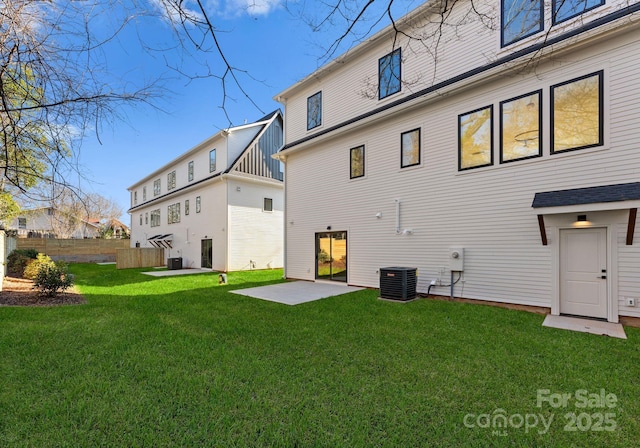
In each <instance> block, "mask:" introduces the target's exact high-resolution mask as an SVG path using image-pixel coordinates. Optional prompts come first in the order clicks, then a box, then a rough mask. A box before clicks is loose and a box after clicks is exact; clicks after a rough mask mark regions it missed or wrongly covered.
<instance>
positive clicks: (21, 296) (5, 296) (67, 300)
mask: <svg viewBox="0 0 640 448" xmlns="http://www.w3.org/2000/svg"><path fill="white" fill-rule="evenodd" d="M83 303H87V301H86V300H85V298H84V297H83V296H82V295H81V294H79V293H78V292H77V291H76V290H75V288H70V289H68V290H66V291H65V292H63V293H60V294H58V295H57V296H56V297H43V296H41V295H39V294H38V291H37V290H36V289H33V281H32V280H28V279H26V278H17V277H5V278H4V280H3V282H2V292H0V305H5V306H54V305H80V304H83Z"/></svg>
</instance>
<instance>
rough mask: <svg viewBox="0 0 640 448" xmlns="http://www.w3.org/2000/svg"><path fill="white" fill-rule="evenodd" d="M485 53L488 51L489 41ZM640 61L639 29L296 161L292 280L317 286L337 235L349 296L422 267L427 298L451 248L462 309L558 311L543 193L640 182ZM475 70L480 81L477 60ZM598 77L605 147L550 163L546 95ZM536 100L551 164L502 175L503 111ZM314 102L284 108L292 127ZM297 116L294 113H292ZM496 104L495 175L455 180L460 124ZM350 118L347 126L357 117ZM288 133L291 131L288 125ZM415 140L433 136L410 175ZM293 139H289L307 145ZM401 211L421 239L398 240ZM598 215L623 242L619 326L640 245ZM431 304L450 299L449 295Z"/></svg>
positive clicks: (322, 145)
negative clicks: (508, 103) (360, 154)
mask: <svg viewBox="0 0 640 448" xmlns="http://www.w3.org/2000/svg"><path fill="white" fill-rule="evenodd" d="M469 26H471V25H469ZM473 39H474V46H475V36H474V37H473ZM462 45H463V46H464V45H467V46H468V45H469V44H468V43H464V44H462ZM478 45H480V48H482V46H483V45H484V44H483V42H482V38H481V39H480V42H478ZM474 51H475V48H474ZM639 60H640V33H638V32H637V28H636V29H635V30H634V31H632V32H628V33H626V34H620V35H617V36H615V37H611V36H608V37H604V36H603V37H601V38H600V39H599V40H598V41H597V42H595V41H594V42H590V44H589V46H588V47H582V48H579V49H576V50H575V51H573V52H570V53H568V52H564V53H563V54H562V57H558V58H554V59H553V60H552V61H550V62H544V63H543V62H540V63H539V64H536V66H535V67H533V72H532V73H529V74H527V75H524V74H521V75H518V76H512V77H511V76H510V77H494V78H493V79H492V80H491V81H485V82H484V83H476V84H475V86H474V87H473V88H471V87H469V88H466V89H464V90H462V89H461V90H458V91H456V92H452V93H450V94H448V95H447V96H445V97H442V98H439V99H437V101H436V100H433V101H430V102H426V101H425V102H424V103H423V105H422V106H421V107H414V108H412V109H411V110H407V111H406V112H402V113H400V112H397V113H395V114H393V115H390V116H387V117H386V118H385V119H384V120H378V121H375V122H373V121H371V122H370V123H369V124H367V125H360V126H354V127H353V128H352V129H351V130H344V131H341V132H337V133H336V134H335V136H333V137H331V138H326V139H323V140H322V141H320V140H318V142H317V143H315V144H313V143H311V144H310V145H309V146H308V147H305V149H304V150H302V151H299V152H291V153H290V154H288V156H287V157H288V158H287V162H286V179H287V204H286V206H287V222H286V231H287V259H286V263H287V266H286V272H287V276H288V277H291V278H301V279H308V280H311V279H313V277H314V263H315V260H314V252H315V247H314V234H315V232H321V231H325V229H326V228H327V227H328V226H331V228H332V230H336V231H339V230H346V231H347V232H348V254H349V260H348V268H349V277H348V282H349V283H350V284H354V285H361V286H369V287H377V286H378V282H379V280H378V270H379V268H381V267H386V266H412V267H417V268H418V269H419V282H418V289H419V290H420V291H423V292H426V290H427V288H428V285H429V282H430V281H431V280H435V279H440V280H442V282H444V283H448V282H449V271H448V269H447V267H448V261H447V257H448V249H449V248H450V247H463V248H465V271H464V276H463V280H464V282H463V281H460V282H459V283H458V284H457V285H456V286H455V295H456V296H463V297H468V298H476V299H485V300H493V301H502V302H511V303H520V304H528V305H540V306H551V297H552V295H553V294H554V292H553V291H552V285H553V282H552V281H551V280H552V279H553V277H554V275H555V273H554V271H553V269H552V265H553V263H552V259H553V256H554V251H555V250H557V246H556V241H553V240H551V241H550V242H549V245H548V246H543V245H542V244H541V241H540V234H539V230H538V223H537V220H536V211H535V210H534V209H532V207H531V203H532V201H533V197H534V194H535V193H536V192H543V191H551V190H559V189H567V188H580V187H591V186H598V185H609V184H617V183H625V182H635V181H637V180H638V174H639V172H640V152H639V151H638V148H637V141H638V137H639V136H640V135H639V134H638V132H639V131H638V130H639V129H640V114H638V109H637V104H639V100H640V61H639ZM467 62H469V64H471V65H470V66H468V67H467V68H471V67H472V66H473V60H470V59H468V58H467V59H465V64H466V63H467ZM354 64H355V68H351V66H350V65H349V64H346V65H345V69H344V73H342V74H340V76H338V75H336V76H335V78H332V79H331V80H330V81H329V80H327V81H325V82H326V83H327V84H326V85H327V86H328V85H330V84H329V83H330V82H331V83H334V84H340V83H344V84H347V82H346V80H344V79H341V78H340V77H341V76H346V75H347V74H348V76H349V77H351V78H352V79H357V78H358V76H357V74H356V72H357V70H358V67H357V65H358V64H357V62H356V63H354ZM598 70H604V88H605V98H606V100H605V145H604V146H602V147H597V148H591V149H585V150H579V151H573V152H567V153H564V154H555V155H551V154H550V151H549V135H550V134H549V128H550V118H549V103H550V102H549V87H550V86H551V85H553V84H556V83H560V82H563V81H567V80H570V79H572V78H574V77H577V76H581V75H586V74H588V73H591V72H595V71H598ZM439 72H440V71H439ZM440 73H441V74H443V75H445V76H449V75H450V73H452V72H448V71H446V70H444V71H443V72H440ZM537 89H543V102H542V103H543V110H544V116H543V137H544V138H543V156H542V157H541V158H535V159H530V160H523V161H518V162H513V163H507V164H503V165H501V164H500V163H499V152H498V151H499V148H498V146H499V116H498V114H499V102H500V101H502V100H507V99H510V98H513V97H515V96H518V95H521V94H524V93H527V92H531V91H534V90H537ZM312 90H314V87H309V92H311V91H312ZM323 92H324V91H323ZM306 94H307V92H302V91H301V93H300V98H295V99H292V100H290V101H289V102H288V103H287V110H286V117H287V120H289V117H291V116H292V115H293V116H294V117H295V116H297V115H300V111H299V110H298V109H297V108H298V106H296V105H297V104H298V102H299V101H303V100H304V101H306V96H305V95H306ZM323 94H325V95H327V96H328V97H331V95H332V94H331V93H330V92H329V91H327V92H326V93H323ZM338 96H340V95H338ZM303 97H304V98H303ZM344 103H345V104H349V105H351V102H349V101H344ZM356 103H357V102H356ZM289 104H293V105H294V106H292V107H293V112H290V109H289ZM488 105H493V106H494V127H493V129H494V165H493V166H491V167H487V168H480V169H473V170H469V171H465V172H458V170H457V157H458V155H457V145H458V141H457V117H458V115H459V114H461V113H465V112H468V111H471V110H474V109H477V108H479V107H484V106H488ZM343 112H344V113H343V115H340V117H341V118H340V119H344V117H347V116H353V115H354V114H357V113H358V110H357V107H353V108H350V109H349V111H348V113H347V112H346V111H343ZM293 119H295V118H293ZM287 124H288V127H289V129H290V128H291V127H292V125H291V123H290V122H289V121H287ZM293 127H294V128H295V127H296V124H295V123H293ZM416 127H421V129H422V157H421V159H422V164H421V165H420V166H418V167H412V168H405V169H400V133H401V132H404V131H408V130H411V129H414V128H416ZM291 132H292V133H290V134H289V133H288V137H289V138H292V137H293V138H297V137H299V135H300V133H299V132H298V133H296V131H295V130H293V131H291ZM287 143H290V140H287ZM361 144H364V145H365V148H366V156H365V160H366V171H365V172H366V176H365V177H364V178H361V179H355V180H349V148H351V147H354V146H357V145H361ZM396 199H400V200H401V214H400V221H401V222H400V227H401V229H412V230H413V234H410V235H398V234H396V208H395V207H396V206H395V203H394V200H396ZM377 213H382V217H381V218H377V217H376V214H377ZM594 216H596V217H598V216H599V217H598V219H600V220H602V222H605V221H606V222H607V223H608V224H607V225H610V226H611V227H610V231H612V232H614V233H615V235H614V240H615V241H618V247H617V248H616V249H617V250H616V251H615V252H617V254H618V255H619V259H616V260H613V263H615V264H616V266H615V269H616V270H617V271H618V272H619V276H618V282H617V283H616V284H615V285H614V287H613V288H612V291H617V294H618V295H617V297H615V298H614V300H618V304H619V311H620V314H623V315H638V316H640V314H639V313H638V311H637V310H640V308H627V307H625V306H623V305H624V304H623V303H622V300H623V297H624V296H633V297H636V298H638V297H640V281H639V280H638V279H639V278H640V275H639V274H640V268H638V266H640V239H639V238H638V237H637V236H636V242H635V245H633V246H625V245H624V240H625V235H626V218H625V216H626V215H625V214H624V213H622V214H620V213H618V214H600V215H597V214H596V215H594ZM557 220H558V221H557V222H559V223H561V224H558V225H563V226H564V225H566V226H570V225H571V223H572V222H573V221H574V220H575V215H574V214H570V215H562V216H559V217H558V218H557ZM443 270H444V275H443V274H442V271H443ZM612 280H614V281H615V279H612ZM432 292H435V293H437V294H442V295H448V294H449V288H445V287H441V288H435V290H434V289H432Z"/></svg>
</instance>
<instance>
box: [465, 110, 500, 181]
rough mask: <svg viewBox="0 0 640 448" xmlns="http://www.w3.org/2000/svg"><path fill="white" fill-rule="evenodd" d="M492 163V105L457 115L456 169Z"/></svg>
mask: <svg viewBox="0 0 640 448" xmlns="http://www.w3.org/2000/svg"><path fill="white" fill-rule="evenodd" d="M488 165H493V106H488V107H483V108H481V109H477V110H474V111H471V112H467V113H465V114H461V115H458V170H460V171H462V170H467V169H470V168H479V167H481V166H488Z"/></svg>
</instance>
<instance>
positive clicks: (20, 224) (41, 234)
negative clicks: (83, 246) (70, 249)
mask: <svg viewBox="0 0 640 448" xmlns="http://www.w3.org/2000/svg"><path fill="white" fill-rule="evenodd" d="M7 230H12V231H15V232H16V236H17V237H18V238H60V239H68V238H72V239H83V238H97V237H98V236H99V235H100V225H99V224H97V223H94V222H91V221H86V220H84V219H79V218H77V217H75V216H70V215H68V214H66V213H64V212H60V211H59V210H56V209H55V208H53V207H41V208H34V209H29V210H23V211H22V212H21V213H20V215H19V216H18V217H17V218H14V219H13V220H12V221H11V223H10V224H9V226H8V227H7Z"/></svg>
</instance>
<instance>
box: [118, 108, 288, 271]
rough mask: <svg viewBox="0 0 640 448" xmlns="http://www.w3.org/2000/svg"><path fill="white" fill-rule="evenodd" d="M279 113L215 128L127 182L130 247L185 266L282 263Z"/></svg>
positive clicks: (219, 267)
mask: <svg viewBox="0 0 640 448" xmlns="http://www.w3.org/2000/svg"><path fill="white" fill-rule="evenodd" d="M281 147H282V113H281V112H280V111H279V110H278V111H275V112H273V113H271V114H269V115H267V116H266V117H264V118H262V119H260V120H258V121H256V122H255V123H251V124H246V125H242V126H236V127H231V128H229V129H225V130H223V131H220V132H218V133H217V134H215V135H214V136H212V137H210V138H208V139H207V140H205V141H204V142H202V143H200V144H199V145H197V146H195V147H194V148H192V149H191V150H189V151H188V152H186V153H184V154H182V155H181V156H179V157H178V158H176V159H175V160H173V161H172V162H170V163H168V164H166V165H165V166H163V167H162V168H160V169H158V170H156V171H154V172H153V173H151V174H149V175H148V176H145V177H144V178H143V179H141V180H140V181H138V182H136V183H135V184H133V185H132V186H131V187H129V191H130V193H131V208H130V209H129V213H130V214H131V245H132V247H135V246H139V247H164V248H165V249H166V250H165V255H166V256H167V258H182V266H183V267H185V268H205V269H211V268H213V269H214V270H218V271H233V270H243V269H266V268H276V267H282V265H283V229H282V226H283V207H284V186H283V173H282V169H281V164H280V162H278V161H277V160H275V159H274V158H273V157H272V156H273V154H275V153H276V152H277V151H278V150H279V149H280V148H281Z"/></svg>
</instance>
